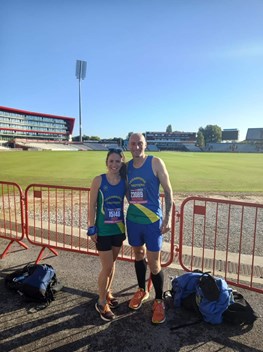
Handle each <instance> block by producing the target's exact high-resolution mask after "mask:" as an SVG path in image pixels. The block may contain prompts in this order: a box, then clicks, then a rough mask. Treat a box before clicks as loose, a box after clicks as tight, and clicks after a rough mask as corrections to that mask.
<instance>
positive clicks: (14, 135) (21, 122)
mask: <svg viewBox="0 0 263 352" xmlns="http://www.w3.org/2000/svg"><path fill="white" fill-rule="evenodd" d="M74 123H75V118H72V117H66V116H57V115H50V114H43V113H39V112H31V111H25V110H18V109H13V108H8V107H4V106H0V140H5V141H10V140H14V139H18V138H22V139H31V140H38V141H41V140H42V141H46V140H49V141H71V139H72V132H73V128H74Z"/></svg>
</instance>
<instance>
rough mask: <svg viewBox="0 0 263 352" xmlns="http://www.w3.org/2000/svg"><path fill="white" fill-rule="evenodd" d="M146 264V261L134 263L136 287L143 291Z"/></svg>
mask: <svg viewBox="0 0 263 352" xmlns="http://www.w3.org/2000/svg"><path fill="white" fill-rule="evenodd" d="M146 270H147V263H146V260H145V259H143V260H139V261H135V272H136V276H137V281H138V285H139V287H140V288H143V289H144V291H145V277H146Z"/></svg>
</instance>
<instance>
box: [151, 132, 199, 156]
mask: <svg viewBox="0 0 263 352" xmlns="http://www.w3.org/2000/svg"><path fill="white" fill-rule="evenodd" d="M196 138H197V133H196V132H180V131H174V132H149V131H147V132H145V139H146V142H147V146H148V149H149V150H177V151H189V150H191V151H200V149H199V148H198V147H196V146H195V144H196Z"/></svg>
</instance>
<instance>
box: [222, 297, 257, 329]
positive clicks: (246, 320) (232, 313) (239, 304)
mask: <svg viewBox="0 0 263 352" xmlns="http://www.w3.org/2000/svg"><path fill="white" fill-rule="evenodd" d="M233 296H234V303H232V304H230V305H229V307H228V308H227V309H226V310H225V311H224V313H223V321H224V322H225V323H227V324H231V325H248V324H253V323H254V322H255V320H257V319H258V317H259V316H258V314H257V313H256V312H255V311H254V310H253V308H252V307H251V306H250V304H249V303H248V302H247V300H246V299H245V298H244V297H243V295H242V294H241V293H239V292H237V291H233Z"/></svg>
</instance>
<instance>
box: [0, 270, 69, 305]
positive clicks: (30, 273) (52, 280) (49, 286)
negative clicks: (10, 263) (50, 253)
mask: <svg viewBox="0 0 263 352" xmlns="http://www.w3.org/2000/svg"><path fill="white" fill-rule="evenodd" d="M5 285H6V287H7V288H8V289H11V290H14V291H17V292H19V293H20V294H22V295H23V296H24V297H25V299H26V300H27V301H37V302H40V303H46V304H49V303H50V302H51V301H53V300H54V294H55V293H56V292H58V291H60V290H61V289H62V287H63V285H62V284H61V282H60V281H59V280H58V279H57V276H56V272H55V269H54V268H53V267H52V266H51V265H49V264H29V265H27V266H25V267H24V268H22V269H19V270H16V271H15V272H13V273H11V274H8V275H7V276H6V277H5Z"/></svg>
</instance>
